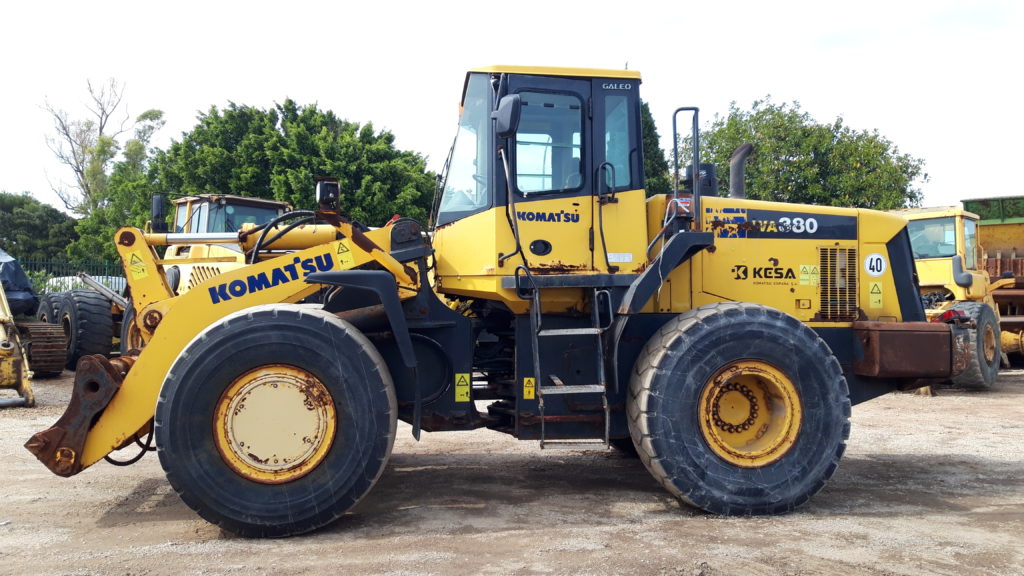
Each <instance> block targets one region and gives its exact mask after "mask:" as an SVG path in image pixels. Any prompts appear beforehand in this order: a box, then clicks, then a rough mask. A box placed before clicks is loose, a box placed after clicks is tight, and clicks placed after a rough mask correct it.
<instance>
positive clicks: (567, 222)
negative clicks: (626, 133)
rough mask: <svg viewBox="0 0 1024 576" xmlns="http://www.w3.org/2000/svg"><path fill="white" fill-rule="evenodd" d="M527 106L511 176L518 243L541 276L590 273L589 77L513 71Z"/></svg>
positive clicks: (515, 90) (514, 85)
mask: <svg viewBox="0 0 1024 576" xmlns="http://www.w3.org/2000/svg"><path fill="white" fill-rule="evenodd" d="M508 93H509V94H518V95H519V97H520V99H521V102H522V108H521V112H520V119H519V124H518V130H517V132H516V134H515V136H514V139H513V140H512V143H511V145H510V146H511V150H510V151H509V152H510V153H509V156H510V172H511V174H510V176H511V182H510V184H511V188H512V193H513V194H514V200H515V214H514V217H515V219H516V225H517V226H518V228H519V238H520V244H521V246H522V248H523V252H524V253H525V256H526V260H527V262H528V263H529V267H530V270H531V271H532V272H534V273H537V274H558V273H578V272H592V271H593V270H594V252H593V236H592V234H593V202H592V198H591V197H592V194H593V193H592V191H593V182H594V177H593V169H592V167H593V159H592V152H591V146H590V138H591V133H592V129H591V124H590V122H591V119H590V117H589V107H590V93H591V83H590V80H589V79H574V78H564V77H549V76H530V75H512V76H510V78H509V85H508Z"/></svg>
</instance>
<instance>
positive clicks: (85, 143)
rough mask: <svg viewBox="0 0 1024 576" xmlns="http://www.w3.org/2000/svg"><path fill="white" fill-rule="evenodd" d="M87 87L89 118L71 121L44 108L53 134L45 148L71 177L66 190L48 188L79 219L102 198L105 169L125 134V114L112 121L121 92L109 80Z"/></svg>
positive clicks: (56, 110)
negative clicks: (71, 183)
mask: <svg viewBox="0 0 1024 576" xmlns="http://www.w3.org/2000/svg"><path fill="white" fill-rule="evenodd" d="M87 85H88V87H89V98H90V99H91V103H90V104H88V105H86V108H88V110H89V112H90V113H91V115H92V116H91V117H90V118H87V119H84V120H78V119H73V118H71V117H70V116H69V115H68V113H67V112H66V111H64V110H62V109H60V108H56V107H54V106H53V105H52V104H50V103H49V102H47V103H46V105H45V108H46V111H47V112H49V113H50V116H52V117H53V122H54V128H55V130H56V132H57V133H56V136H51V137H48V138H47V145H48V146H49V147H50V150H51V151H53V153H54V155H56V156H57V160H58V161H60V163H61V164H64V165H65V166H67V167H68V168H70V169H71V172H72V173H73V174H74V177H75V181H74V184H73V185H72V186H71V187H70V188H68V187H67V186H65V185H64V184H57V185H51V186H52V188H53V191H54V192H55V193H56V194H57V196H58V197H59V198H60V199H61V201H62V202H64V205H65V206H66V207H67V209H68V210H71V211H73V212H75V213H76V214H80V215H83V216H84V215H86V214H88V213H89V212H91V211H92V210H93V209H94V208H96V206H98V205H99V204H100V203H101V202H102V201H103V200H104V199H105V198H106V192H107V166H108V165H109V163H110V162H111V161H112V160H113V159H114V157H116V156H117V153H118V143H117V137H118V136H120V135H121V134H122V133H124V132H125V131H126V130H127V126H126V125H127V123H128V119H129V116H128V114H127V113H125V116H124V119H123V120H121V121H120V122H116V121H113V118H114V116H115V114H116V115H120V112H118V108H119V107H120V106H121V99H122V98H123V97H124V89H123V87H121V86H119V85H118V83H117V81H116V80H114V79H113V78H111V79H110V80H108V82H107V84H106V85H103V86H100V87H99V88H95V87H93V84H92V82H91V81H89V82H87Z"/></svg>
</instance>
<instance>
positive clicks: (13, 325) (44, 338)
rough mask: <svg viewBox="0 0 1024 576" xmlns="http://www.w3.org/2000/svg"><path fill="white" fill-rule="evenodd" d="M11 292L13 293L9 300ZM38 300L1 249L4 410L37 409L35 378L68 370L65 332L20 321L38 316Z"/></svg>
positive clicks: (0, 350)
mask: <svg viewBox="0 0 1024 576" xmlns="http://www.w3.org/2000/svg"><path fill="white" fill-rule="evenodd" d="M8 291H10V293H11V297H10V300H9V299H8ZM37 305H38V298H37V297H36V295H35V293H34V292H33V290H32V283H31V282H30V281H29V279H28V277H26V276H25V273H24V271H22V269H21V267H20V266H19V265H18V263H17V262H16V261H15V260H14V259H13V258H11V257H10V256H9V255H8V254H7V253H6V252H4V251H3V250H0V392H2V391H3V390H10V391H13V392H14V393H15V394H16V396H14V397H10V396H7V395H0V408H7V407H14V406H24V407H32V406H35V394H34V393H33V391H32V377H33V376H55V375H57V374H60V373H61V372H62V371H63V370H64V348H65V343H64V332H63V331H62V330H61V329H60V327H59V326H54V325H52V324H48V323H44V322H33V321H28V320H20V321H19V320H18V319H17V317H18V316H19V315H21V316H23V317H24V316H30V315H31V314H34V313H35V309H36V307H37Z"/></svg>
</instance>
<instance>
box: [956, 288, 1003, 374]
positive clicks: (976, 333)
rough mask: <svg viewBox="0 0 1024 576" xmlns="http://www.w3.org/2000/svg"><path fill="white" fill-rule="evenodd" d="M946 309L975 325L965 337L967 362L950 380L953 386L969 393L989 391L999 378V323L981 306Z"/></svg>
mask: <svg viewBox="0 0 1024 576" xmlns="http://www.w3.org/2000/svg"><path fill="white" fill-rule="evenodd" d="M950 309H951V310H962V311H963V312H966V313H967V315H968V316H970V318H971V319H972V320H974V323H975V328H973V329H971V330H970V333H969V336H968V347H969V348H970V358H969V360H968V364H967V368H966V369H965V370H964V371H963V372H961V373H960V374H958V375H957V376H955V377H953V379H952V380H951V382H952V384H953V386H956V387H958V388H967V389H971V390H984V389H987V388H991V387H992V385H993V384H995V383H996V377H997V376H998V375H999V362H1000V360H1001V358H1002V348H1001V345H1000V341H999V338H1000V335H999V321H998V320H996V315H995V312H993V311H992V308H991V307H989V305H988V304H985V303H984V302H957V303H955V304H953V305H952V306H951V307H950Z"/></svg>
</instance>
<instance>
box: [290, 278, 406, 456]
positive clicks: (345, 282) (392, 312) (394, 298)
mask: <svg viewBox="0 0 1024 576" xmlns="http://www.w3.org/2000/svg"><path fill="white" fill-rule="evenodd" d="M306 282H307V283H310V284H326V285H328V286H344V287H349V288H362V289H364V290H369V291H371V292H373V293H375V294H376V295H377V296H378V297H379V298H380V303H381V304H382V305H383V306H384V312H385V314H386V315H387V318H388V322H389V323H390V324H391V332H392V333H393V334H394V336H395V343H396V344H397V345H398V351H399V352H400V353H401V355H402V361H403V362H404V363H405V366H406V368H408V369H409V370H410V371H412V374H413V381H414V382H416V393H415V396H414V403H413V417H412V419H413V422H412V435H413V437H414V438H416V439H417V440H419V439H420V416H421V414H422V411H423V392H422V389H421V387H420V385H419V379H418V378H417V375H416V355H415V353H414V352H413V350H412V338H411V337H410V336H409V325H408V324H407V323H406V321H405V313H404V312H403V310H402V302H401V300H399V298H398V292H397V289H396V285H395V277H394V276H392V275H391V273H390V272H386V271H384V270H339V271H332V272H317V273H315V274H310V275H309V276H307V277H306Z"/></svg>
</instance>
